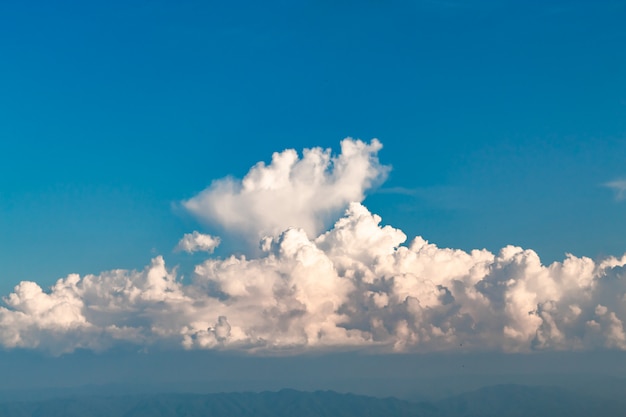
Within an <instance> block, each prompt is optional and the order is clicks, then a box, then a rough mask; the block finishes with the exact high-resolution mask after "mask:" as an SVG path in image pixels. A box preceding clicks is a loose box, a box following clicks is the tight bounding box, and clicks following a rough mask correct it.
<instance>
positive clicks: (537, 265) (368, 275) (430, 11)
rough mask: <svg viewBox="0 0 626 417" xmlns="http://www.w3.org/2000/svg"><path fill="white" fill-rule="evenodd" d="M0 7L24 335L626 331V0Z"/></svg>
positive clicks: (8, 193) (8, 290)
mask: <svg viewBox="0 0 626 417" xmlns="http://www.w3.org/2000/svg"><path fill="white" fill-rule="evenodd" d="M0 16H2V17H1V18H0V19H2V24H0V56H2V65H0V80H2V81H0V265H2V270H1V273H0V294H2V295H3V296H4V299H3V300H4V301H3V303H4V306H3V308H2V310H0V344H2V346H3V348H4V349H6V350H7V352H15V351H21V350H25V351H28V352H30V351H33V352H40V353H41V354H42V355H50V356H51V357H55V356H58V355H70V356H71V355H73V354H75V352H76V351H80V350H83V349H84V350H87V351H94V352H106V351H109V350H110V349H116V348H119V347H124V346H131V347H132V349H135V350H143V351H149V350H152V349H157V350H158V349H166V350H167V349H173V350H177V349H182V350H185V349H188V350H191V351H194V350H210V351H212V350H217V351H236V352H246V354H248V355H279V356H281V355H294V354H295V355H299V354H303V353H307V352H309V351H323V352H333V353H334V352H344V351H346V350H350V349H363V350H365V351H367V352H373V353H380V354H389V353H394V352H413V353H415V352H417V353H420V352H422V353H431V352H440V351H445V352H447V351H450V350H453V349H455V348H457V347H458V346H460V345H464V346H465V347H466V349H468V350H470V351H472V352H474V351H476V352H483V351H485V350H494V351H497V352H502V353H505V354H513V353H516V354H517V353H528V352H534V351H538V350H540V351H543V350H546V351H551V352H552V351H569V350H580V351H585V352H592V351H596V350H598V349H609V350H617V351H620V350H625V349H626V336H625V335H624V325H623V322H624V320H626V307H625V304H624V299H626V298H624V295H625V293H626V285H625V284H624V276H625V275H624V265H625V264H626V258H625V257H624V253H626V242H625V240H624V236H626V221H624V216H625V213H626V198H625V197H626V167H625V164H624V158H625V155H626V50H625V49H624V48H623V45H624V43H625V42H626V29H624V25H623V21H624V18H626V6H625V5H624V3H623V2H620V1H612V0H607V1H603V2H591V1H554V0H549V1H543V2H523V1H490V0H477V1H465V2H462V1H452V0H451V1H444V0H441V1H439V0H429V1H426V0H424V1H411V2H409V1H391V2H380V1H362V2H355V1H340V2H324V1H319V2H309V1H302V2H280V1H271V2H263V3H262V4H261V3H258V2H246V1H233V2H221V3H219V4H217V3H215V4H211V3H206V2H196V1H184V2H175V3H174V2H160V1H150V2H141V1H137V2H117V1H108V2H89V3H85V2H77V1H76V2H74V1H67V2H49V1H47V2H43V1H30V2H17V1H5V2H2V4H1V5H0ZM377 216H379V217H377ZM416 236H417V237H418V238H417V239H415V240H414V238H415V237H416ZM446 248H450V249H446ZM503 248H504V249H503ZM555 262H556V263H555ZM59 279H60V280H61V281H57V280H59ZM53 286H54V287H53Z"/></svg>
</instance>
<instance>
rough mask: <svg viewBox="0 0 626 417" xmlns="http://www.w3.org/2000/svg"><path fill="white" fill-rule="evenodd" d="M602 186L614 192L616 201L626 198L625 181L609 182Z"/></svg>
mask: <svg viewBox="0 0 626 417" xmlns="http://www.w3.org/2000/svg"><path fill="white" fill-rule="evenodd" d="M603 185H604V186H605V187H608V188H611V189H612V190H613V191H615V198H616V199H617V200H624V199H625V198H626V179H619V180H614V181H610V182H607V183H605V184H603Z"/></svg>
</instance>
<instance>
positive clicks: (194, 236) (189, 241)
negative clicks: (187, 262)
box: [174, 231, 221, 253]
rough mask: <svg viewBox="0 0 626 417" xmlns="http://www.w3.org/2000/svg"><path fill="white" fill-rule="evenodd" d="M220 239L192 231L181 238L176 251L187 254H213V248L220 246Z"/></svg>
mask: <svg viewBox="0 0 626 417" xmlns="http://www.w3.org/2000/svg"><path fill="white" fill-rule="evenodd" d="M220 242H221V240H220V238H219V237H216V236H211V235H207V234H203V233H199V232H197V231H194V232H193V233H185V235H184V236H183V238H182V239H181V240H180V241H179V242H178V245H176V248H174V250H176V251H184V252H187V253H194V252H208V253H213V251H214V250H215V248H217V247H218V246H219V245H220Z"/></svg>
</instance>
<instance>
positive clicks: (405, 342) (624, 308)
mask: <svg viewBox="0 0 626 417" xmlns="http://www.w3.org/2000/svg"><path fill="white" fill-rule="evenodd" d="M380 220H381V219H380V217H378V216H376V215H373V214H371V213H370V212H369V211H368V210H367V209H366V208H365V207H364V206H362V205H361V204H359V203H352V204H351V205H350V206H349V208H348V210H347V211H346V213H345V215H344V216H343V217H341V218H340V219H339V220H338V221H337V222H336V223H335V225H334V227H333V228H331V229H330V230H329V231H328V232H326V233H323V234H321V235H319V236H318V237H317V238H315V239H310V238H309V237H307V235H306V233H305V232H304V231H303V230H302V229H295V228H290V229H287V230H286V231H284V232H283V233H281V234H280V235H278V236H275V237H268V238H266V239H265V240H264V249H265V251H264V253H263V254H262V255H261V256H259V257H257V258H252V259H248V258H246V257H244V256H231V257H228V258H225V259H219V258H209V259H207V260H205V261H204V262H202V263H201V264H199V265H197V266H196V270H195V274H194V278H193V282H191V283H188V284H183V283H182V282H181V281H180V280H178V279H177V277H176V275H175V273H174V272H173V271H171V270H168V269H167V268H166V267H165V264H164V261H163V259H162V258H161V257H157V258H155V259H154V260H153V262H152V263H151V264H150V265H148V266H147V267H146V268H145V269H144V270H142V271H124V270H115V271H109V272H104V273H102V274H100V275H87V276H85V277H82V278H81V277H79V276H77V275H70V276H68V277H67V278H65V279H61V280H59V281H58V282H57V283H56V284H55V285H54V286H53V287H52V288H51V289H50V291H47V292H44V291H42V289H41V288H40V287H39V286H38V285H37V284H35V283H32V282H22V283H21V284H19V285H18V286H17V287H16V288H15V291H14V292H13V293H12V294H10V295H9V296H8V297H6V298H5V303H6V307H3V308H0V344H2V345H3V346H4V347H6V348H14V347H25V348H34V349H43V350H46V351H49V352H52V353H63V352H70V351H72V350H74V349H77V348H87V349H94V350H102V349H107V348H109V347H110V346H113V345H115V344H118V343H128V344H134V345H138V346H142V347H149V346H154V345H165V346H181V347H183V348H185V349H236V350H245V351H249V352H273V353H280V352H285V353H294V352H302V351H306V350H312V349H313V350H320V349H322V350H328V349H346V348H354V347H359V348H363V349H369V350H372V351H381V352H389V351H401V352H404V351H447V350H454V349H457V348H458V346H459V344H460V343H462V344H463V346H464V349H468V350H478V351H480V350H499V351H508V352H527V351H531V350H581V349H595V348H612V349H626V336H625V329H624V322H625V321H626V304H624V300H625V299H626V273H625V271H626V268H625V265H626V256H624V257H622V258H608V259H606V260H604V261H601V262H594V261H593V260H591V259H589V258H584V257H583V258H577V257H574V256H572V255H568V257H567V258H566V259H565V260H564V261H562V262H555V263H553V264H551V265H543V264H542V263H541V261H540V259H539V257H538V256H537V254H536V253H535V252H534V251H532V250H523V249H521V248H518V247H514V246H507V247H505V248H504V249H502V250H501V251H500V252H499V253H498V254H493V253H491V252H489V251H486V250H474V251H471V252H465V251H461V250H456V249H445V248H438V247H437V246H435V245H433V244H431V243H428V242H427V241H425V240H423V239H422V238H420V237H417V238H415V239H414V240H413V241H412V242H411V243H410V244H409V245H408V246H404V245H403V244H404V242H405V240H406V236H405V234H404V233H403V232H402V231H400V230H398V229H395V228H393V227H390V226H384V227H382V226H380V224H379V223H380Z"/></svg>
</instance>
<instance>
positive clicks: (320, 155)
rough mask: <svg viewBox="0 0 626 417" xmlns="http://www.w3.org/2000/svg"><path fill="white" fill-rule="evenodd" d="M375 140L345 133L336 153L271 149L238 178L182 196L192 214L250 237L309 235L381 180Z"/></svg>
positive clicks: (382, 168) (378, 146)
mask: <svg viewBox="0 0 626 417" xmlns="http://www.w3.org/2000/svg"><path fill="white" fill-rule="evenodd" d="M381 148H382V145H381V143H380V142H379V141H378V140H376V139H373V140H372V141H371V142H370V143H369V144H368V143H365V142H363V141H360V140H353V139H350V138H347V139H344V140H343V141H342V142H341V153H340V154H339V155H337V156H334V155H332V154H331V151H330V149H326V150H324V149H322V148H311V149H305V150H304V151H303V154H302V158H300V157H299V156H298V154H297V152H296V151H295V150H293V149H288V150H285V151H282V152H276V153H274V154H273V155H272V161H271V163H270V164H268V165H266V164H265V163H263V162H259V163H258V164H256V165H255V166H254V167H252V168H251V169H250V171H249V172H248V174H247V175H246V176H245V177H244V178H243V179H242V180H238V179H233V178H224V179H221V180H217V181H214V182H213V183H212V184H211V186H210V187H208V188H207V189H205V190H204V191H202V192H201V193H200V194H198V195H196V196H195V197H193V198H191V199H189V200H187V201H185V202H183V206H184V207H185V208H186V209H187V210H188V211H189V212H190V213H192V214H193V215H194V216H196V217H197V218H198V219H200V220H202V221H204V222H206V223H210V224H214V225H218V226H221V227H222V228H224V229H225V230H228V231H229V232H231V233H232V232H238V233H240V234H243V235H245V236H247V237H248V238H249V239H250V240H251V241H252V242H254V243H256V242H258V240H259V239H260V238H261V237H263V236H265V235H266V234H269V235H275V234H278V233H280V232H282V231H283V230H285V229H287V228H288V227H299V228H302V229H303V230H304V231H305V232H306V233H307V234H308V235H309V236H315V235H317V234H318V233H320V232H321V231H323V229H324V228H325V227H326V226H328V224H327V223H328V222H329V221H332V220H333V219H335V218H336V216H338V215H339V214H340V213H341V211H342V210H344V209H345V207H346V206H347V205H348V203H349V202H351V201H362V200H363V199H364V198H365V192H366V191H367V190H368V189H369V188H371V187H372V186H374V185H376V184H377V183H378V182H381V181H382V180H384V178H385V177H386V175H387V172H388V170H389V168H388V167H385V166H383V165H381V164H380V163H379V162H378V156H377V154H378V151H379V150H380V149H381Z"/></svg>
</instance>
